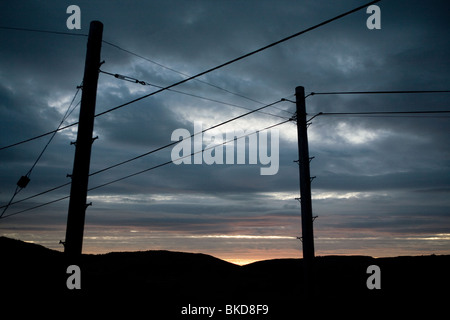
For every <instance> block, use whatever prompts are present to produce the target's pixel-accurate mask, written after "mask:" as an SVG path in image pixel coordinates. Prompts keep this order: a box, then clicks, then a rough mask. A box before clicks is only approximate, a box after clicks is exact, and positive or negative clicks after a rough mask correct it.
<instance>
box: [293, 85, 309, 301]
mask: <svg viewBox="0 0 450 320" xmlns="http://www.w3.org/2000/svg"><path fill="white" fill-rule="evenodd" d="M295 96H296V107H297V108H296V109H297V138H298V166H299V173H300V204H301V210H302V238H301V239H302V244H303V263H304V270H305V271H304V273H305V279H304V281H305V284H304V285H305V294H306V295H308V296H311V295H312V294H313V283H314V275H313V271H314V267H313V263H314V233H313V217H312V203H311V175H310V171H309V163H310V158H309V148H308V130H307V127H308V124H307V120H306V106H305V88H303V87H296V88H295Z"/></svg>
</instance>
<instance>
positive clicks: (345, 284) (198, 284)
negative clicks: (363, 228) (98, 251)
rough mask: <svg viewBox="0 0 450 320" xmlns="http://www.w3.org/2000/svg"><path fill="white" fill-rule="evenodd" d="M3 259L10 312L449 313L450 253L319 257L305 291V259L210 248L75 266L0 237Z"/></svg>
mask: <svg viewBox="0 0 450 320" xmlns="http://www.w3.org/2000/svg"><path fill="white" fill-rule="evenodd" d="M0 257H1V258H0V290H1V293H2V295H1V298H0V302H2V307H3V310H5V309H6V310H9V309H8V308H10V309H11V311H13V312H16V314H17V315H20V314H21V313H22V312H25V313H33V314H36V315H37V314H41V313H42V314H43V315H44V314H51V312H52V311H54V310H56V309H55V308H57V307H61V308H63V309H64V310H66V312H68V314H70V315H73V316H74V315H75V314H77V313H79V314H80V315H82V314H84V312H85V311H86V310H90V311H89V313H90V314H92V313H93V312H95V313H98V314H99V315H103V316H105V315H106V314H112V315H118V314H123V313H124V312H125V313H126V314H127V315H128V316H127V318H134V317H130V313H135V314H139V315H140V318H142V315H143V314H145V317H144V318H145V319H208V318H211V319H304V318H310V317H309V316H308V317H306V316H305V315H304V312H305V311H308V312H309V314H310V315H313V314H314V315H315V316H316V317H317V318H319V319H322V318H328V317H329V316H336V315H340V314H342V315H347V316H351V317H356V316H358V318H367V317H369V318H378V317H380V316H383V315H387V314H389V315H390V316H393V315H395V314H397V315H401V316H405V315H416V316H417V315H418V314H419V313H420V312H422V313H423V312H426V313H427V315H428V317H427V318H430V316H431V315H432V312H437V311H440V310H446V309H447V304H448V303H449V298H450V294H449V293H448V292H449V290H450V275H449V273H450V256H434V255H432V256H415V257H396V258H378V259H375V258H372V257H367V256H325V257H317V258H316V261H315V268H314V269H315V277H314V279H315V281H314V282H315V289H314V293H313V294H311V295H308V296H305V295H304V294H303V292H304V291H303V261H302V260H301V259H278V260H267V261H262V262H256V263H253V264H250V265H246V266H242V267H241V266H237V265H234V264H231V263H228V262H225V261H222V260H220V259H217V258H214V257H211V256H208V255H204V254H192V253H182V252H169V251H145V252H117V253H109V254H104V255H83V256H82V258H81V260H80V261H77V262H76V263H74V262H73V261H67V260H66V258H65V256H64V254H63V253H60V252H57V251H53V250H50V249H47V248H45V247H42V246H39V245H35V244H30V243H25V242H22V241H18V240H13V239H9V238H5V237H0ZM70 264H78V265H79V266H80V269H81V289H80V290H69V289H67V287H66V280H67V278H68V277H69V276H70V274H67V273H66V270H67V266H68V265H70ZM369 265H377V266H379V267H380V270H381V289H380V290H376V289H374V290H369V289H368V288H367V286H366V281H367V278H368V277H369V276H370V274H367V273H366V271H367V267H368V266H369ZM16 304H18V305H19V307H17V306H15V305H16ZM189 304H190V305H191V307H192V306H197V307H199V306H202V307H206V306H208V307H215V308H216V311H215V314H214V316H213V317H209V316H208V315H190V316H189V315H182V314H181V311H182V308H183V307H188V306H189ZM232 304H240V305H242V304H245V305H248V306H250V305H255V306H257V305H268V307H269V312H268V314H267V315H263V314H258V315H256V314H253V315H250V314H247V315H227V314H225V312H226V309H225V308H226V305H232ZM21 306H25V307H21ZM31 306H33V307H31ZM30 308H31V309H30ZM219 309H221V310H222V312H221V313H219V312H218V311H217V310H219ZM241 310H245V308H244V309H241ZM446 313H447V312H446ZM375 316H376V317H375ZM102 318H103V317H102ZM402 318H403V317H402Z"/></svg>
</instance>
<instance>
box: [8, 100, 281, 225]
mask: <svg viewBox="0 0 450 320" xmlns="http://www.w3.org/2000/svg"><path fill="white" fill-rule="evenodd" d="M283 101H285V99H280V100H277V101H275V102H272V103H269V104H267V105H265V106H262V107H260V108H257V109H254V110H251V111H249V112H246V113H244V114H241V115H239V116H236V117H233V118H231V119H228V120H225V121H223V122H221V123H218V124H216V125H214V126H211V127H209V128H206V129H204V130H202V131H201V132H196V133H194V134H192V135H191V136H190V137H189V138H193V137H194V136H196V135H199V134H203V133H205V132H207V131H209V130H212V129H215V128H218V127H220V126H223V125H225V124H227V123H230V122H233V121H235V120H238V119H240V118H243V117H246V116H248V115H250V114H252V113H255V112H258V111H261V110H262V109H265V108H268V107H271V106H274V105H276V104H278V103H281V102H283ZM289 120H290V119H287V121H289ZM177 143H179V141H174V142H171V143H168V144H166V145H164V146H161V147H158V148H156V149H153V150H151V151H148V152H145V153H143V154H141V155H138V156H136V157H133V158H131V159H128V160H125V161H121V162H119V163H116V164H113V165H111V166H108V167H106V168H103V169H101V170H98V171H95V172H93V173H90V174H89V176H94V175H97V174H99V173H102V172H105V171H108V170H110V169H113V168H116V167H118V166H121V165H124V164H126V163H129V162H132V161H134V160H137V159H140V158H143V157H145V156H148V155H150V154H153V153H155V152H158V151H161V150H164V149H166V148H168V147H171V146H174V145H176V144H177ZM69 184H70V182H68V183H65V184H62V185H60V186H57V187H54V188H51V189H48V190H46V191H43V192H40V193H38V194H35V195H32V196H29V197H27V198H24V199H21V200H18V201H16V202H12V201H11V202H10V203H9V204H8V205H7V206H10V205H13V204H17V203H20V202H23V201H26V200H29V199H32V198H36V197H38V196H41V195H44V194H46V193H49V192H52V191H55V190H58V189H61V188H63V187H65V186H67V185H69ZM7 206H1V207H0V209H2V208H4V207H7ZM0 218H1V217H0Z"/></svg>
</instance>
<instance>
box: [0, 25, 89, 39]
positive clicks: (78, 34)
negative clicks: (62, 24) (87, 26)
mask: <svg viewBox="0 0 450 320" xmlns="http://www.w3.org/2000/svg"><path fill="white" fill-rule="evenodd" d="M0 29H3V30H15V31H28V32H38V33H49V34H58V35H65V36H78V37H79V36H81V37H87V36H88V35H87V34H85V33H74V32H61V31H52V30H42V29H31V28H17V27H5V26H0Z"/></svg>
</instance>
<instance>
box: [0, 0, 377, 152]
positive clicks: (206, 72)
mask: <svg viewBox="0 0 450 320" xmlns="http://www.w3.org/2000/svg"><path fill="white" fill-rule="evenodd" d="M379 1H381V0H374V1H371V2H369V3H367V4H364V5H362V6H359V7H356V8H354V9H352V10H349V11H347V12H344V13H342V14H339V15H337V16H335V17H333V18H330V19H328V20H325V21H323V22H320V23H318V24H316V25H314V26H311V27H309V28H306V29H304V30H301V31H299V32H297V33H294V34H292V35H290V36H287V37H285V38H282V39H280V40H278V41H275V42H272V43H270V44H268V45H266V46H264V47H261V48H259V49H256V50H253V51H251V52H249V53H247V54H244V55H241V56H239V57H237V58H234V59H232V60H229V61H227V62H225V63H222V64H220V65H217V66H215V67H213V68H210V69H207V70H205V71H203V72H200V73H198V74H196V75H193V76H190V77H187V78H185V79H183V80H181V81H178V82H175V83H173V84H171V85H169V86H166V87H163V88H160V89H159V90H156V91H154V92H151V93H149V94H146V95H144V96H141V97H139V98H136V99H133V100H130V101H128V102H125V103H122V104H120V105H118V106H116V107H113V108H111V109H108V110H106V111H103V112H101V113H98V114H96V115H95V117H98V116H102V115H104V114H107V113H109V112H112V111H115V110H118V109H121V108H123V107H125V106H128V105H130V104H133V103H135V102H138V101H140V100H143V99H146V98H148V97H151V96H153V95H156V94H158V93H161V92H163V91H165V90H169V89H171V88H173V87H176V86H178V85H181V84H183V83H186V82H188V81H191V80H194V79H197V78H199V77H201V76H203V75H206V74H208V73H210V72H213V71H215V70H218V69H221V68H223V67H225V66H228V65H231V64H233V63H235V62H238V61H240V60H243V59H245V58H248V57H250V56H252V55H255V54H257V53H259V52H262V51H264V50H267V49H269V48H272V47H274V46H276V45H279V44H281V43H283V42H286V41H288V40H291V39H293V38H296V37H298V36H300V35H303V34H305V33H307V32H310V31H313V30H315V29H318V28H320V27H322V26H324V25H327V24H329V23H331V22H333V21H336V20H339V19H341V18H343V17H345V16H348V15H350V14H352V13H355V12H357V11H360V10H361V9H364V8H366V7H368V6H370V5H372V4H375V3H377V2H379ZM2 29H14V30H21V31H36V32H44V33H53V34H63V35H65V34H66V32H57V31H46V30H37V29H26V28H10V27H2ZM69 34H70V33H69ZM75 35H78V36H86V35H85V34H75ZM105 43H107V44H108V45H112V46H114V47H116V48H119V49H121V50H124V51H127V52H129V53H131V51H129V50H125V49H123V48H121V47H119V46H117V45H114V44H112V43H110V42H105ZM133 54H134V53H133ZM135 55H136V54H135ZM142 58H143V57H142ZM152 62H153V61H152ZM258 103H259V102H258ZM77 124H78V122H76V123H72V124H70V125H68V126H65V127H62V128H60V129H59V130H64V129H67V128H69V127H72V126H75V125H77ZM52 133H53V131H51V132H47V133H45V134H42V135H39V136H36V137H33V138H29V139H27V140H24V141H21V142H17V143H14V144H11V145H8V146H4V147H1V148H0V150H4V149H7V148H11V147H13V146H17V145H19V144H22V143H25V142H29V141H32V140H35V139H38V138H41V137H43V136H46V135H49V134H52Z"/></svg>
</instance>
